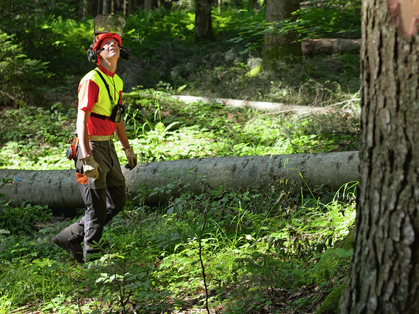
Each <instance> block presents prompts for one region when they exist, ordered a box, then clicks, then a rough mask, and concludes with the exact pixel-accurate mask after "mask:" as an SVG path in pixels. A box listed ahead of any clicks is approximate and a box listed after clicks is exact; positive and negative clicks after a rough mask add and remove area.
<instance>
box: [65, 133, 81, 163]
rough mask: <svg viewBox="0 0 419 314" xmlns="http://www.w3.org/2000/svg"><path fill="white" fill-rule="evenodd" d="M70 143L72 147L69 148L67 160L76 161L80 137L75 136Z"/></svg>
mask: <svg viewBox="0 0 419 314" xmlns="http://www.w3.org/2000/svg"><path fill="white" fill-rule="evenodd" d="M69 142H70V147H69V148H67V153H66V155H67V158H68V159H69V160H74V159H76V149H77V145H78V144H79V137H78V136H77V134H76V135H74V137H73V138H72V139H71V140H69Z"/></svg>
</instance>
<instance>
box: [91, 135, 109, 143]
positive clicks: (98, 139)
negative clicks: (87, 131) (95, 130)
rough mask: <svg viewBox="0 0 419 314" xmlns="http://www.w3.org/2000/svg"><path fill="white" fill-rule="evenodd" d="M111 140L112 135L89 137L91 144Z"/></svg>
mask: <svg viewBox="0 0 419 314" xmlns="http://www.w3.org/2000/svg"><path fill="white" fill-rule="evenodd" d="M112 139H113V134H111V135H89V140H90V141H92V142H104V141H111V140H112Z"/></svg>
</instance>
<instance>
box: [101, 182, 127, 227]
mask: <svg viewBox="0 0 419 314" xmlns="http://www.w3.org/2000/svg"><path fill="white" fill-rule="evenodd" d="M106 196H107V197H106V207H107V216H106V223H108V222H109V221H110V220H111V219H112V218H113V217H115V216H116V215H117V214H118V213H119V212H120V211H121V210H122V209H123V208H124V206H125V203H126V193H125V185H122V186H110V187H108V188H106Z"/></svg>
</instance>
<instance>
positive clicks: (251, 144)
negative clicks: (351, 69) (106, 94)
mask: <svg viewBox="0 0 419 314" xmlns="http://www.w3.org/2000/svg"><path fill="white" fill-rule="evenodd" d="M167 96H168V95H167V94H165V93H162V92H157V91H154V90H146V91H141V90H137V91H133V92H131V93H128V94H126V95H125V97H124V98H125V100H126V102H127V104H128V105H127V111H126V114H125V117H124V118H125V122H126V126H127V132H128V136H129V138H130V142H131V145H132V146H133V147H134V150H135V151H136V152H137V153H138V154H139V156H140V159H141V161H142V162H153V161H163V160H177V159H188V158H206V157H220V156H252V155H279V154H295V153H321V152H330V151H350V150H356V149H357V146H358V140H357V137H358V131H359V104H358V101H359V99H358V98H356V95H346V97H347V102H344V104H343V105H341V106H340V107H341V109H340V110H337V111H335V110H333V111H330V112H327V113H323V114H310V115H308V114H302V113H298V112H297V113H295V112H281V113H275V112H273V113H271V112H259V111H256V110H254V109H240V108H229V107H225V106H224V105H221V104H217V103H211V104H204V103H200V102H196V103H191V104H185V103H182V102H176V101H173V100H172V99H170V98H169V97H167ZM342 107H344V108H343V109H342ZM0 119H1V120H2V123H1V125H0V145H1V151H0V168H9V169H50V170H52V169H69V168H71V167H73V165H72V163H71V162H70V161H68V160H67V159H66V158H65V152H66V149H67V147H68V145H69V144H68V140H69V139H70V138H71V137H72V132H73V130H74V128H75V119H76V110H75V108H74V107H71V108H70V109H67V108H65V106H63V105H61V104H60V103H56V104H54V105H52V106H51V107H50V108H44V107H30V106H28V107H22V108H16V109H14V108H9V109H3V110H0ZM115 143H116V145H117V151H118V153H119V157H120V158H121V163H124V162H125V160H124V159H125V156H124V155H123V151H122V149H120V148H121V147H120V144H119V141H117V140H115Z"/></svg>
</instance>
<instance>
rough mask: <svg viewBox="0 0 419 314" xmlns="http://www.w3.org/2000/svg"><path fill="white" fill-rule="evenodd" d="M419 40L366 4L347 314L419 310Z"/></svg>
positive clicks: (382, 6)
mask: <svg viewBox="0 0 419 314" xmlns="http://www.w3.org/2000/svg"><path fill="white" fill-rule="evenodd" d="M418 44H419V43H418V37H417V35H414V36H412V37H404V36H403V35H402V34H401V33H399V31H398V30H396V27H395V26H394V24H393V23H391V21H390V13H389V11H388V8H387V3H386V2H383V1H381V0H364V1H363V8H362V48H361V84H362V87H361V93H362V100H361V107H362V113H361V126H362V130H361V137H360V193H359V194H358V195H359V197H358V203H357V204H358V205H357V206H358V208H357V218H356V231H355V233H356V238H355V248H354V255H353V258H352V266H351V272H350V276H349V279H348V284H347V288H346V291H345V293H344V296H343V299H342V303H341V310H342V313H380V314H386V313H388V314H394V313H400V314H402V313H403V314H407V313H418V311H419V298H418V296H419V290H418V288H419V264H418V263H419V247H418V246H419V219H418V217H419V176H418V172H419V132H418V122H419V94H418V69H419V64H418V52H419V51H418V47H419V45H418Z"/></svg>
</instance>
